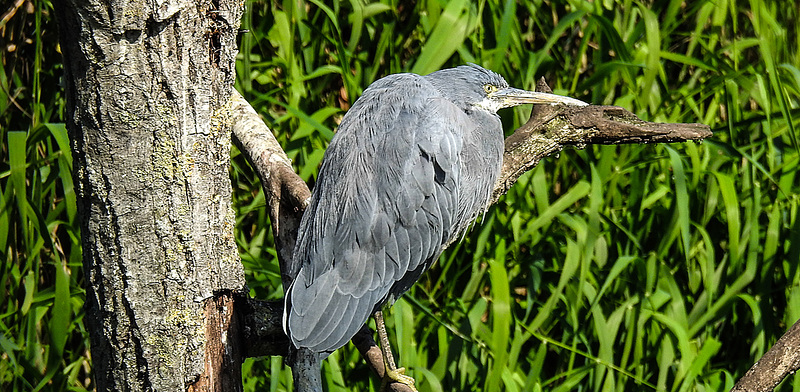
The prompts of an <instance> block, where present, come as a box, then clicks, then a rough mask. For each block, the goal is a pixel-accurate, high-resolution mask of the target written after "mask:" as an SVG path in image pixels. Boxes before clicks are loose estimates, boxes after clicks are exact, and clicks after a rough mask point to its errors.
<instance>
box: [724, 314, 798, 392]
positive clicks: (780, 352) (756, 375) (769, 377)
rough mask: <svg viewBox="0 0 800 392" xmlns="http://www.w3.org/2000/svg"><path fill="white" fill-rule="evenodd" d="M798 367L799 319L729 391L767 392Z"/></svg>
mask: <svg viewBox="0 0 800 392" xmlns="http://www.w3.org/2000/svg"><path fill="white" fill-rule="evenodd" d="M797 369H800V320H798V321H797V322H795V323H794V325H792V327H791V328H789V330H788V331H786V333H785V334H783V336H781V338H780V339H778V341H777V342H775V345H774V346H772V348H770V349H769V351H767V353H766V354H764V356H762V357H761V359H759V360H758V362H756V363H755V364H754V365H753V367H751V368H750V370H748V371H747V373H745V375H744V377H742V378H741V379H739V381H737V382H736V385H734V386H733V389H731V392H745V391H748V392H767V391H772V390H773V389H775V387H776V386H778V384H780V382H781V381H782V380H783V379H784V378H786V376H788V375H790V374H794V373H795V372H796V371H797Z"/></svg>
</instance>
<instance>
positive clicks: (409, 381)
mask: <svg viewBox="0 0 800 392" xmlns="http://www.w3.org/2000/svg"><path fill="white" fill-rule="evenodd" d="M405 372H406V368H402V367H400V368H396V369H390V368H389V366H386V375H385V376H383V383H382V384H383V387H382V388H381V390H382V391H384V390H386V388H385V387H386V386H387V385H388V384H389V383H390V382H399V383H401V384H405V385H406V386H408V387H409V388H411V390H412V391H414V392H417V388H415V387H414V378H413V377H411V376H406V375H405Z"/></svg>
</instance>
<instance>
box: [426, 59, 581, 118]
mask: <svg viewBox="0 0 800 392" xmlns="http://www.w3.org/2000/svg"><path fill="white" fill-rule="evenodd" d="M428 78H429V80H430V81H431V82H432V83H433V84H434V86H436V87H437V88H438V89H439V90H440V91H441V92H442V93H443V94H445V95H446V96H447V97H448V98H450V99H451V100H452V101H453V102H454V103H456V104H457V105H459V106H462V107H464V108H467V107H478V108H481V109H485V110H488V111H491V112H493V113H496V112H497V111H498V110H500V109H503V108H508V107H512V106H517V105H522V104H526V103H538V104H551V105H555V104H559V103H562V104H565V105H574V106H585V105H587V103H586V102H583V101H580V100H577V99H575V98H570V97H564V96H561V95H555V94H548V93H540V92H535V91H527V90H521V89H518V88H514V87H509V85H508V82H506V80H505V79H503V77H502V76H500V75H498V74H497V73H495V72H492V71H490V70H488V69H485V68H483V67H481V66H478V65H475V64H469V65H462V66H459V67H455V68H449V69H443V70H441V71H436V72H434V73H432V74H430V75H428Z"/></svg>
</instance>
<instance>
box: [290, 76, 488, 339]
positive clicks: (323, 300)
mask: <svg viewBox="0 0 800 392" xmlns="http://www.w3.org/2000/svg"><path fill="white" fill-rule="evenodd" d="M456 124H457V125H458V127H460V128H463V127H469V126H472V124H471V123H470V120H469V119H468V118H467V117H466V116H465V114H464V112H462V111H461V110H460V109H458V108H457V107H455V106H454V105H453V104H452V103H450V102H449V101H448V100H446V99H444V98H443V97H441V96H440V94H439V93H438V92H437V91H436V90H435V88H433V86H432V85H431V84H430V83H429V82H428V81H427V80H425V79H424V78H423V77H420V76H418V75H412V74H399V75H392V76H389V77H386V78H384V79H381V80H379V81H377V82H375V83H373V84H372V85H371V86H370V87H369V88H367V89H366V90H365V91H364V95H363V96H362V98H361V99H359V100H358V101H357V102H356V103H355V104H354V105H353V107H352V108H351V109H350V111H349V112H348V113H347V114H346V115H345V116H344V118H343V119H342V123H341V125H340V128H339V131H338V133H337V134H336V136H335V137H334V138H333V140H332V141H331V144H330V146H329V147H328V150H327V151H326V153H325V159H324V160H323V164H322V166H321V167H320V173H319V176H318V180H317V184H316V186H315V187H314V192H313V196H312V199H311V204H310V206H309V208H308V209H307V210H306V213H305V214H304V216H303V220H302V222H301V226H300V230H299V233H298V241H297V245H296V248H295V253H294V258H295V261H296V262H298V263H300V270H301V271H300V272H301V273H300V274H299V275H298V278H297V279H296V280H295V282H294V283H293V284H292V286H290V288H289V290H288V292H287V297H286V313H285V315H284V317H285V320H284V325H285V326H286V328H287V333H288V334H289V336H290V338H291V340H292V342H293V343H294V344H295V346H297V347H307V348H309V349H311V350H313V351H316V352H332V351H333V350H335V349H337V348H339V347H341V346H342V345H344V344H345V343H347V341H348V340H349V339H350V338H351V337H352V336H353V335H354V334H355V333H356V332H357V331H358V330H359V329H360V328H361V326H362V325H363V324H364V322H365V321H366V320H367V318H368V317H369V315H370V314H371V313H373V311H374V310H375V309H378V308H379V307H380V306H381V305H382V304H383V303H384V302H386V301H387V300H392V299H394V298H396V297H397V296H399V295H401V294H402V293H403V292H404V291H405V290H407V289H408V287H410V285H411V284H413V282H414V281H416V280H417V279H418V277H419V275H420V274H422V272H424V271H425V270H426V269H427V268H428V267H429V266H430V264H431V263H432V262H433V261H434V260H435V259H436V258H437V257H438V256H439V254H440V253H441V250H442V245H443V244H444V243H446V242H447V241H448V239H449V238H447V237H446V236H448V235H450V234H451V233H453V230H454V228H453V227H454V226H453V225H454V222H453V217H454V216H456V214H457V213H458V210H457V208H458V206H457V203H456V201H457V200H458V192H459V187H458V186H459V185H458V184H459V174H460V170H461V161H460V159H461V158H460V151H461V148H462V139H461V134H462V132H464V131H465V129H460V128H457V126H456Z"/></svg>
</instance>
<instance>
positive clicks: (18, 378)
mask: <svg viewBox="0 0 800 392" xmlns="http://www.w3.org/2000/svg"><path fill="white" fill-rule="evenodd" d="M8 7H11V8H10V9H13V7H14V5H9V6H8ZM247 7H248V13H247V14H246V16H245V20H244V21H243V26H242V28H243V29H247V30H249V32H243V33H242V34H241V41H240V42H241V55H240V63H239V67H238V72H239V75H238V83H237V88H239V89H240V91H242V92H243V93H244V94H245V96H246V97H247V98H248V99H250V101H251V102H252V103H253V105H254V106H255V107H256V108H257V109H259V110H260V111H261V112H262V114H263V116H264V119H265V121H267V122H268V124H269V125H270V126H271V127H272V129H273V130H274V131H275V133H276V135H278V138H279V140H280V141H281V143H282V144H283V145H284V147H285V149H286V151H287V153H288V154H289V155H290V157H291V158H292V159H293V160H294V162H295V164H296V167H297V170H298V172H299V173H300V174H301V175H302V177H303V178H304V179H306V180H308V181H309V182H310V183H311V184H313V181H314V177H315V174H316V169H317V166H318V164H319V161H320V160H321V158H322V154H323V151H324V148H325V146H326V145H327V142H328V141H329V140H330V137H331V136H332V135H333V132H334V130H335V128H336V124H337V121H338V120H339V119H340V118H341V116H342V115H343V113H344V111H345V110H346V108H347V107H349V105H351V104H352V102H353V101H354V100H355V99H356V98H357V97H358V95H359V94H360V92H361V91H362V90H363V89H364V88H365V87H366V86H367V85H369V83H371V82H372V81H374V80H376V79H377V78H379V77H381V76H384V75H386V74H389V73H394V72H405V71H412V72H418V73H428V72H431V71H433V70H436V69H439V68H442V67H448V66H454V65H459V64H463V63H465V62H474V63H477V64H481V65H483V66H485V67H487V68H490V69H493V70H495V71H497V72H499V73H501V74H502V75H504V76H505V77H506V78H507V80H508V81H509V82H510V83H511V84H512V85H514V86H516V87H522V88H528V89H530V88H532V87H533V85H534V83H535V80H536V79H537V78H539V77H541V76H544V77H545V78H546V79H547V81H548V82H549V84H550V85H551V87H553V89H554V90H555V91H556V92H557V93H561V94H566V95H571V96H574V97H577V98H580V99H583V100H585V101H589V102H592V103H596V104H614V105H620V106H623V107H625V108H627V109H629V110H632V111H633V112H634V113H636V114H637V115H639V116H640V117H642V118H643V119H646V120H650V121H661V122H702V123H705V124H708V125H710V126H711V127H712V128H713V129H714V131H715V133H714V137H713V138H711V139H710V140H707V141H706V142H704V143H702V144H694V143H687V144H675V145H656V146H639V145H633V146H616V147H615V146H606V147H595V146H589V147H587V148H586V149H583V150H565V151H563V152H562V153H561V154H560V156H558V157H551V158H548V159H545V160H544V161H543V162H542V163H541V164H540V165H539V166H538V167H537V168H536V169H534V170H533V171H531V172H530V173H528V174H526V175H525V176H523V177H522V178H521V179H520V182H519V183H518V184H517V185H516V186H515V187H514V188H513V189H512V190H511V191H510V192H509V194H508V195H507V196H505V197H504V198H503V199H501V201H500V202H499V203H498V204H497V205H495V206H494V207H492V208H491V209H490V210H489V212H488V213H487V214H486V215H485V216H484V217H483V219H482V221H481V222H479V223H478V224H476V225H475V228H474V229H473V230H472V231H471V232H470V233H469V234H468V235H467V237H466V238H465V240H464V241H462V242H461V243H460V244H458V245H455V246H453V247H452V248H451V249H450V250H448V251H447V252H446V253H445V254H444V255H443V256H442V258H441V259H440V261H439V263H437V264H436V265H435V266H434V267H433V269H432V270H431V271H430V272H429V273H427V274H426V275H425V277H424V278H423V279H422V280H421V281H420V282H419V283H418V284H417V285H416V286H415V287H414V288H413V289H412V290H411V291H410V292H409V293H408V294H407V295H406V296H404V297H403V299H401V300H400V301H398V303H397V304H396V305H395V306H394V307H393V309H392V311H391V314H390V316H389V317H388V319H389V323H390V324H391V325H390V331H392V332H390V333H391V334H392V336H393V338H394V339H395V340H396V341H398V342H401V343H402V344H396V345H395V349H396V351H397V352H398V354H399V357H400V358H399V360H400V362H401V364H402V365H404V366H406V367H408V368H409V371H410V373H411V374H412V375H413V376H415V377H417V379H418V386H419V388H420V390H421V391H445V390H459V391H461V390H464V391H498V390H507V391H538V390H556V391H560V390H573V389H575V390H586V391H600V390H602V391H607V390H620V391H622V390H653V389H655V390H659V391H687V390H695V391H721V390H727V389H729V388H730V387H731V386H732V385H733V382H734V381H735V380H736V379H738V378H739V377H741V375H743V374H744V372H745V371H746V370H747V368H748V367H749V366H750V365H751V364H752V363H753V362H754V361H755V360H756V359H757V358H759V357H760V356H761V355H762V354H763V353H764V352H765V351H766V350H767V349H768V348H769V347H770V346H771V345H772V344H773V343H774V342H775V340H776V339H777V338H778V337H779V336H780V335H781V334H782V333H783V332H784V331H785V330H786V329H787V328H788V327H789V326H790V325H792V324H793V323H794V322H795V321H796V320H798V318H800V238H799V237H800V220H798V216H797V215H798V206H800V202H799V201H798V195H797V194H798V191H800V181H799V180H798V178H797V176H796V174H795V173H797V171H798V165H799V164H800V144H798V131H797V127H798V125H799V124H798V120H797V119H798V117H800V109H798V105H800V36H798V30H799V29H798V23H800V22H799V21H798V12H800V9H798V7H797V6H796V5H794V4H792V3H791V2H785V1H767V0H750V1H732V0H717V1H710V0H708V1H707V0H699V1H692V2H688V1H687V2H684V1H630V0H618V1H613V0H599V1H594V2H585V1H568V0H554V1H526V2H514V1H499V0H484V1H478V2H474V1H466V0H450V1H440V0H429V1H426V0H420V1H417V2H416V3H401V2H397V1H390V0H383V1H381V2H374V3H369V4H367V3H364V2H362V1H360V0H352V1H337V2H332V3H331V2H327V3H324V2H321V1H310V2H308V3H303V2H299V1H289V0H286V1H282V2H281V1H249V2H247ZM0 12H3V13H4V12H6V10H5V9H3V10H0ZM4 15H9V14H4ZM10 15H11V16H10V17H9V18H3V19H2V21H0V43H2V46H0V49H1V50H3V58H2V65H3V72H2V73H0V87H2V88H1V89H0V136H2V155H1V156H0V157H1V158H2V159H0V245H2V246H0V257H2V263H1V264H0V332H1V333H0V350H2V351H0V358H1V359H0V390H9V391H27V390H32V389H35V388H39V389H41V390H48V391H63V390H85V389H87V388H88V389H91V388H92V387H93V385H92V383H91V381H90V378H89V377H90V367H91V359H90V355H89V352H88V341H87V334H86V331H85V329H84V327H83V324H82V315H83V313H82V303H83V296H84V295H83V289H82V288H81V282H82V280H83V279H82V272H81V268H80V240H79V234H78V225H77V224H76V222H75V195H74V192H73V188H72V181H71V178H70V175H69V173H70V165H71V158H70V154H69V149H68V144H67V143H66V132H65V130H64V126H63V124H62V122H63V108H64V100H63V95H62V92H61V90H60V88H59V77H60V75H61V66H60V65H59V63H60V55H59V53H58V52H57V45H56V35H55V25H54V23H53V18H52V7H51V5H50V2H49V1H44V0H34V1H31V2H27V1H26V2H21V5H20V6H19V7H18V8H16V11H15V12H14V13H12V14H10ZM528 111H529V108H521V109H517V110H516V111H506V112H503V113H501V115H502V116H503V119H504V123H505V124H506V126H507V129H508V132H511V131H512V130H513V129H514V128H515V127H517V126H519V125H521V124H522V123H523V122H524V121H525V119H526V117H527V112H528ZM232 156H233V170H232V174H231V175H232V178H233V180H234V186H235V191H236V192H235V199H234V203H235V205H236V208H237V211H238V217H239V218H238V221H239V222H238V223H239V227H238V229H239V230H238V231H237V240H238V241H239V244H240V245H241V249H242V258H243V262H244V263H245V266H246V267H247V271H248V280H249V283H250V286H251V288H252V291H253V294H254V295H256V296H258V297H259V298H264V299H271V298H272V299H277V298H280V297H281V296H282V288H281V287H280V279H279V276H278V271H277V263H276V262H275V261H274V257H275V251H274V248H273V245H272V239H271V233H270V230H269V225H268V221H267V217H266V215H267V213H266V211H265V208H264V199H263V196H262V195H261V193H260V189H259V186H260V184H259V183H258V181H257V179H256V177H255V176H254V174H253V172H252V170H250V168H249V167H248V166H247V163H246V162H245V161H244V159H243V158H242V156H241V155H239V154H238V152H236V151H234V152H233V155H232ZM243 370H244V383H245V387H246V390H248V391H254V390H259V391H261V390H270V391H282V390H287V389H288V388H290V383H291V380H290V377H289V375H290V374H289V371H288V370H287V369H286V368H285V367H284V366H283V365H282V359H281V358H280V357H274V358H267V359H258V360H252V359H251V360H248V361H247V363H246V364H245V367H244V369H243ZM323 370H324V374H325V382H326V384H327V388H328V390H330V391H343V390H358V391H361V390H370V389H372V390H377V387H378V386H379V382H377V381H376V380H374V379H373V378H372V377H371V375H370V374H369V371H368V370H367V369H366V367H365V365H364V364H363V362H362V360H361V359H360V357H359V355H358V353H357V352H356V350H355V349H354V348H353V347H352V346H350V345H348V346H346V347H345V348H343V349H341V350H339V351H338V352H336V353H334V355H332V356H331V357H330V358H329V359H328V360H327V361H326V362H325V364H324V368H323ZM780 389H781V390H800V378H797V377H790V378H789V379H788V380H787V381H785V382H784V383H783V385H782V386H781V387H780Z"/></svg>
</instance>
